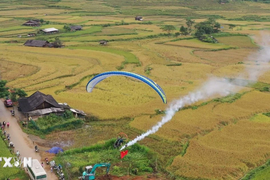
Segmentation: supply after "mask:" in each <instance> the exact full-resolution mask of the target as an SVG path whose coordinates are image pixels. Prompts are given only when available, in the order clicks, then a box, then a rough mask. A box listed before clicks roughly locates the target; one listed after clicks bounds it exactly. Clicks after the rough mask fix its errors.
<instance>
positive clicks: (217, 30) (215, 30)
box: [213, 22, 220, 33]
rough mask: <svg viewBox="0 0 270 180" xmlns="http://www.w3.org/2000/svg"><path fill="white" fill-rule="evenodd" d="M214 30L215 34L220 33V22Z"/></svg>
mask: <svg viewBox="0 0 270 180" xmlns="http://www.w3.org/2000/svg"><path fill="white" fill-rule="evenodd" d="M213 29H214V33H217V32H219V29H220V24H219V23H218V22H216V23H215V25H214V28H213Z"/></svg>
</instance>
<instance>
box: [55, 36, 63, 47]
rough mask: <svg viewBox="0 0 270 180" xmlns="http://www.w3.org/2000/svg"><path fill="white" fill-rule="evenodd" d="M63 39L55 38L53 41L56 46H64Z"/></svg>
mask: <svg viewBox="0 0 270 180" xmlns="http://www.w3.org/2000/svg"><path fill="white" fill-rule="evenodd" d="M62 45H63V44H62V41H61V40H60V39H59V37H56V38H55V41H54V42H53V46H54V47H62Z"/></svg>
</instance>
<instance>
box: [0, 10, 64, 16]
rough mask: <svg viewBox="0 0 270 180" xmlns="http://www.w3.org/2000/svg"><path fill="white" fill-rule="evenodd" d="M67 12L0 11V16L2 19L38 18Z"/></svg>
mask: <svg viewBox="0 0 270 180" xmlns="http://www.w3.org/2000/svg"><path fill="white" fill-rule="evenodd" d="M67 11H69V10H65V9H39V10H38V11H37V10H34V9H31V10H29V9H28V10H16V11H14V10H10V11H0V15H1V16H3V17H9V16H10V17H14V16H16V17H19V16H24V17H25V16H38V15H44V14H46V13H47V14H50V15H52V14H61V13H63V12H67Z"/></svg>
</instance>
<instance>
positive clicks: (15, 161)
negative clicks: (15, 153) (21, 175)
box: [0, 157, 32, 168]
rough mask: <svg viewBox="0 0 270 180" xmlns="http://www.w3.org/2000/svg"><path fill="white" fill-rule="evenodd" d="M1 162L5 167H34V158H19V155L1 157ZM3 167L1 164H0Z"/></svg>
mask: <svg viewBox="0 0 270 180" xmlns="http://www.w3.org/2000/svg"><path fill="white" fill-rule="evenodd" d="M0 163H1V165H2V164H3V167H4V168H7V167H9V168H12V167H22V166H23V167H27V166H29V167H32V158H31V157H29V158H26V157H24V158H21V159H20V158H18V157H0ZM0 167H1V166H0Z"/></svg>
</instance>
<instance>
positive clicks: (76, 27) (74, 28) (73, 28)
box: [70, 25, 82, 31]
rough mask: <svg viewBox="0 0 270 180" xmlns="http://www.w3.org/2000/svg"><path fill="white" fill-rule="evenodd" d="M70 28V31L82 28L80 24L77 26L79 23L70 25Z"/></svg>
mask: <svg viewBox="0 0 270 180" xmlns="http://www.w3.org/2000/svg"><path fill="white" fill-rule="evenodd" d="M70 30H71V31H78V30H82V26H79V25H77V26H70Z"/></svg>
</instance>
